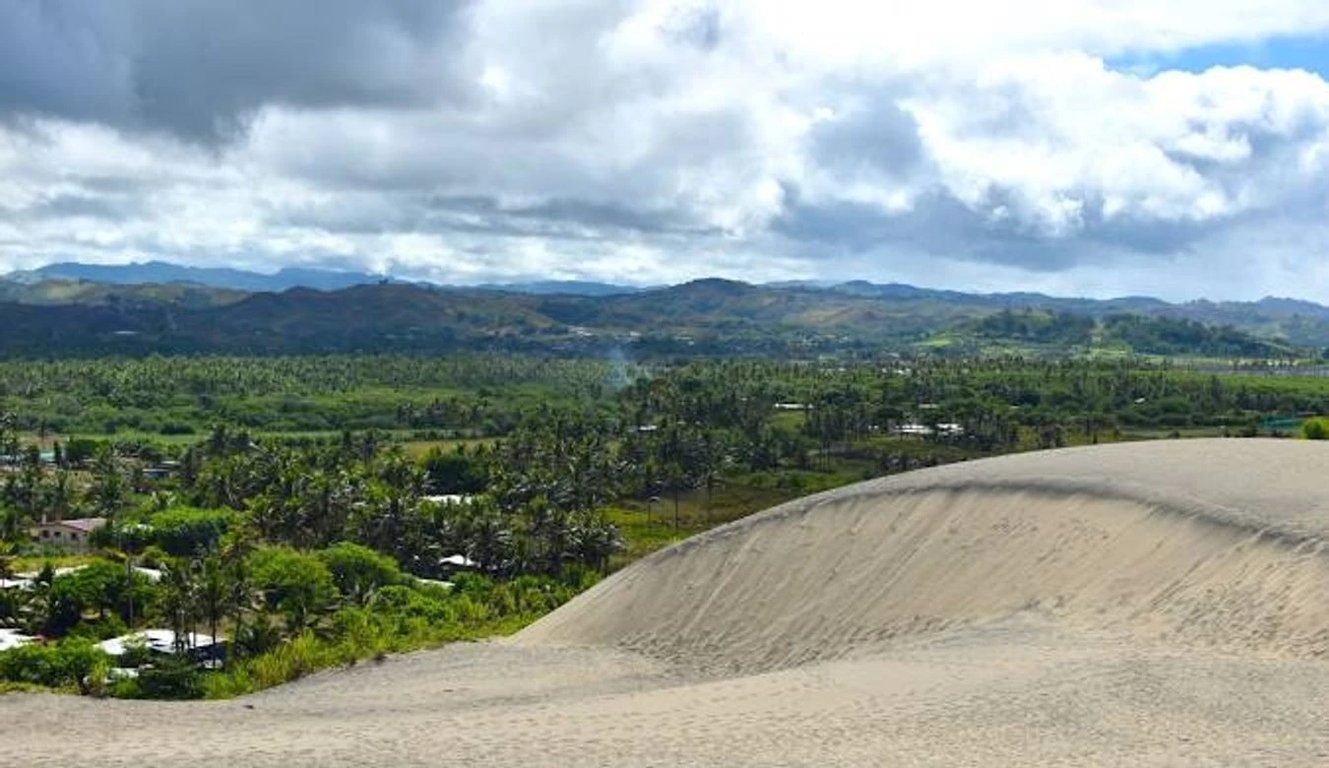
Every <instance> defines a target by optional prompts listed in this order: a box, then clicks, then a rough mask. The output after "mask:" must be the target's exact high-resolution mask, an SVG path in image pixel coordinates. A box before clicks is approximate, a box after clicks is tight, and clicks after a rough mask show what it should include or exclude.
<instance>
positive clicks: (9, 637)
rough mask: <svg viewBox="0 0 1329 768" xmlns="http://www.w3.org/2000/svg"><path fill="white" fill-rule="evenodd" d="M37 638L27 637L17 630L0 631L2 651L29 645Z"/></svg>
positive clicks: (0, 649)
mask: <svg viewBox="0 0 1329 768" xmlns="http://www.w3.org/2000/svg"><path fill="white" fill-rule="evenodd" d="M36 639H37V638H35V637H32V636H31V635H25V634H23V633H22V632H19V631H18V630H17V629H0V651H8V650H10V649H12V648H17V647H19V646H20V645H27V644H28V643H31V642H32V641H33V640H36Z"/></svg>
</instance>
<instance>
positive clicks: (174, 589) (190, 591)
mask: <svg viewBox="0 0 1329 768" xmlns="http://www.w3.org/2000/svg"><path fill="white" fill-rule="evenodd" d="M163 565H164V567H163V568H162V578H161V586H162V612H163V613H164V614H165V616H166V621H167V623H169V624H170V625H171V631H172V632H173V633H175V648H174V650H175V652H176V653H184V652H185V651H186V650H188V649H189V641H190V634H191V630H192V629H193V625H194V619H195V617H196V616H197V615H198V582H197V579H196V575H195V574H194V572H193V569H192V568H191V567H190V563H189V561H188V560H185V559H183V558H177V559H173V560H169V561H167V562H166V563H164V564H163Z"/></svg>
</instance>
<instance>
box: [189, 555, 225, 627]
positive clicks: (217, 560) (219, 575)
mask: <svg viewBox="0 0 1329 768" xmlns="http://www.w3.org/2000/svg"><path fill="white" fill-rule="evenodd" d="M233 594H234V591H233V589H232V587H231V580H230V574H229V573H227V570H226V567H225V565H224V564H223V563H222V560H221V557H219V556H218V555H215V554H213V555H209V556H207V557H206V558H204V559H203V564H202V568H201V569H200V572H199V579H198V588H197V598H198V611H199V613H200V614H201V615H202V617H203V619H204V620H205V621H207V622H208V634H209V635H211V636H212V639H213V642H217V641H219V638H218V637H217V625H218V624H220V623H221V620H222V618H223V617H224V616H225V615H226V611H227V609H228V608H229V607H230V601H231V599H232V595H233Z"/></svg>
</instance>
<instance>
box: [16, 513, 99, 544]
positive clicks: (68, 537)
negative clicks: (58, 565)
mask: <svg viewBox="0 0 1329 768" xmlns="http://www.w3.org/2000/svg"><path fill="white" fill-rule="evenodd" d="M105 525H106V518H104V517H82V518H77V519H74V520H52V521H43V522H41V523H38V524H37V525H34V526H32V527H31V528H29V529H28V533H29V534H30V535H31V536H32V540H33V541H34V542H36V543H38V544H49V545H51V546H56V547H60V548H62V549H67V550H69V551H71V552H87V551H88V549H89V545H88V538H89V537H90V536H92V532H93V531H95V530H97V529H98V528H101V527H103V526H105Z"/></svg>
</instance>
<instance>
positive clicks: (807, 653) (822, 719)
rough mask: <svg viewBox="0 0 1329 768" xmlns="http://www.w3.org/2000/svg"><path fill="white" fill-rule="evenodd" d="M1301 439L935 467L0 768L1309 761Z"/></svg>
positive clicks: (1313, 469) (10, 745) (1306, 469)
mask: <svg viewBox="0 0 1329 768" xmlns="http://www.w3.org/2000/svg"><path fill="white" fill-rule="evenodd" d="M1327 470H1329V446H1321V445H1316V444H1313V443H1305V442H1291V441H1286V442H1283V441H1277V442H1275V441H1238V440H1225V441H1220V440H1207V441H1170V442H1160V443H1150V444H1134V445H1117V446H1108V447H1099V448H1088V449H1072V450H1065V451H1054V452H1047V453H1041V454H1025V455H1021V456H1011V457H1003V458H1000V459H992V460H986V461H979V462H972V463H968V464H962V465H952V466H948V467H942V468H938V469H935V470H926V471H923V472H916V473H910V474H908V475H900V476H897V477H894V478H888V479H885V480H880V481H873V482H869V483H864V484H860V485H857V486H853V487H850V488H846V489H842V490H840V491H836V492H832V493H829V494H822V495H820V496H815V497H810V498H808V499H804V500H800V501H798V502H794V503H791V504H788V505H784V506H782V507H778V508H776V509H773V510H770V511H769V512H766V513H762V514H761V515H757V516H754V517H752V518H749V519H747V520H743V521H740V522H738V523H735V524H732V525H729V526H726V527H724V528H721V529H717V530H715V531H712V532H710V533H707V534H704V535H702V536H699V537H697V538H695V539H693V540H690V541H688V542H685V543H684V544H682V545H680V546H678V547H675V548H672V549H670V550H666V551H664V552H660V553H657V554H656V555H654V556H652V557H650V558H647V559H646V560H643V561H641V562H640V563H638V564H636V565H634V566H632V567H630V568H628V569H625V570H624V571H622V572H621V573H619V574H618V575H616V576H615V577H613V578H611V579H609V580H607V581H605V582H604V583H603V584H601V585H600V586H598V587H597V588H595V589H594V590H592V591H591V592H588V593H587V594H585V595H583V596H582V597H580V598H578V599H577V600H575V601H573V603H571V604H569V605H568V606H565V607H564V608H563V609H561V610H559V611H557V612H555V613H554V614H551V615H550V616H548V617H546V618H545V619H544V620H542V621H541V622H539V623H537V624H536V625H534V626H532V627H531V628H529V629H528V630H526V631H525V632H523V633H522V634H520V635H518V636H517V637H516V638H513V639H511V640H508V641H505V642H502V643H487V644H476V645H458V646H452V647H449V648H445V649H442V650H439V651H434V652H428V653H419V654H412V655H410V656H405V657H400V658H395V659H390V660H388V661H387V662H386V663H383V664H367V665H362V666H359V667H357V668H355V669H352V670H348V671H342V672H334V673H327V674H323V675H319V676H317V677H315V678H312V679H309V680H306V681H303V682H301V683H297V684H294V685H290V686H286V687H283V688H281V689H277V690H273V691H269V692H266V693H263V694H260V695H257V696H252V697H248V698H245V699H240V700H236V701H229V702H215V703H190V704H169V703H156V702H116V701H91V700H86V699H77V698H73V697H56V696H31V695H10V696H4V697H0V765H6V766H7V765H14V766H45V765H50V766H76V765H133V766H156V765H163V766H165V765H172V766H179V765H183V764H190V759H191V758H194V759H197V760H199V761H203V760H206V761H208V762H214V761H215V762H218V763H220V764H224V765H272V766H287V765H327V766H342V765H346V766H350V765H369V764H374V765H382V766H391V765H443V764H451V763H457V762H460V763H461V764H465V765H481V766H487V765H493V766H510V765H518V764H520V765H527V766H546V765H549V766H561V765H575V766H600V765H606V766H609V765H661V766H665V765H698V766H732V765H771V766H776V765H790V766H793V765H808V766H812V765H816V766H860V765H884V766H908V765H938V766H942V765H946V766H950V765H975V766H990V765H1136V764H1144V765H1197V766H1199V765H1204V766H1208V765H1242V766H1248V765H1269V766H1285V765H1315V766H1322V765H1329V553H1326V552H1325V550H1324V544H1323V541H1324V540H1326V539H1329V489H1326V485H1325V479H1326V478H1329V471H1327Z"/></svg>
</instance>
